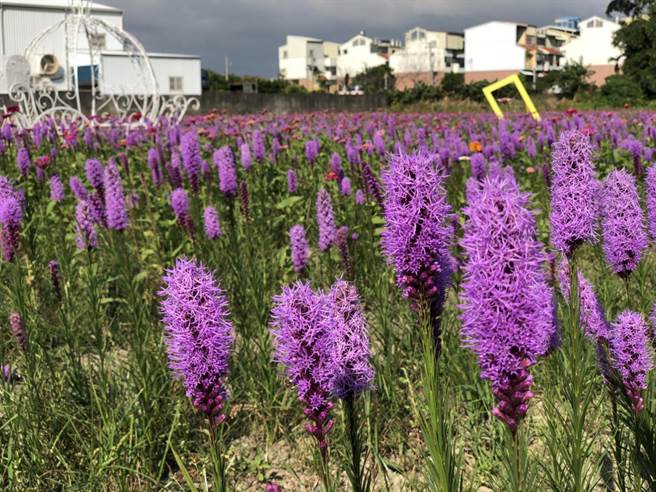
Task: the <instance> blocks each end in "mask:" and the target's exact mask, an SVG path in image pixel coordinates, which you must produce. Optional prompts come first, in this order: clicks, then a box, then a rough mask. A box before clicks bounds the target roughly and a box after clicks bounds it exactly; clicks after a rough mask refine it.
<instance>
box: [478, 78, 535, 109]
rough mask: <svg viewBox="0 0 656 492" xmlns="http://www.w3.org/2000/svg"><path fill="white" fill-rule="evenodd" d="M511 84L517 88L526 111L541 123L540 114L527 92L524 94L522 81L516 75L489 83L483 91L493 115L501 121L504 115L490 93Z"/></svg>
mask: <svg viewBox="0 0 656 492" xmlns="http://www.w3.org/2000/svg"><path fill="white" fill-rule="evenodd" d="M511 84H514V85H515V87H516V88H517V92H519V95H520V96H521V97H522V101H524V104H525V105H526V109H527V110H528V112H529V113H531V116H532V117H533V119H534V120H535V121H542V118H541V117H540V113H538V110H537V109H536V108H535V104H533V101H532V100H531V96H529V95H528V92H526V88H525V87H524V84H522V81H521V79H520V78H519V75H518V74H515V75H510V76H508V77H506V78H505V79H501V80H497V81H496V82H493V83H491V84H490V85H488V86H487V87H485V88H484V89H483V95H485V99H487V102H488V104H489V105H490V107H491V108H492V111H494V114H496V115H497V118H499V119H501V120H502V119H503V118H504V115H503V111H501V108H500V107H499V103H497V100H496V99H495V98H494V96H493V95H492V93H493V92H494V91H496V90H499V89H501V88H502V87H505V86H507V85H511Z"/></svg>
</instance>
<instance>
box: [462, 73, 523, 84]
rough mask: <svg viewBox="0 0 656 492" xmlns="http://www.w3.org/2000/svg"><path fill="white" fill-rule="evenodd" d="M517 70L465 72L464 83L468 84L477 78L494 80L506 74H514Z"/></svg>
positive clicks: (506, 75) (477, 79)
mask: <svg viewBox="0 0 656 492" xmlns="http://www.w3.org/2000/svg"><path fill="white" fill-rule="evenodd" d="M518 72H519V70H485V71H481V72H465V83H466V84H469V83H470V82H478V81H479V80H487V81H489V82H494V81H495V80H500V79H503V78H505V77H508V75H514V74H516V73H518Z"/></svg>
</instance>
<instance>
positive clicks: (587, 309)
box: [558, 258, 610, 342]
mask: <svg viewBox="0 0 656 492" xmlns="http://www.w3.org/2000/svg"><path fill="white" fill-rule="evenodd" d="M569 275H570V272H569V262H568V261H567V258H563V260H562V261H561V262H560V265H559V266H558V283H559V285H560V291H561V293H562V295H563V298H564V299H565V302H569V295H570V294H569V292H570V291H569V289H570V285H569ZM578 289H579V303H580V311H581V313H580V316H581V319H580V323H581V327H582V328H583V333H584V334H585V336H586V337H588V338H589V339H591V340H592V341H594V342H603V341H604V340H608V338H609V337H610V326H609V324H608V321H607V320H606V315H605V314H604V307H603V306H602V305H601V302H600V301H599V299H598V298H597V295H596V294H595V291H594V289H593V287H592V285H591V284H590V282H588V279H587V278H585V277H584V276H583V274H582V273H581V271H580V270H579V271H578Z"/></svg>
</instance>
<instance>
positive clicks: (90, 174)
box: [84, 159, 104, 195]
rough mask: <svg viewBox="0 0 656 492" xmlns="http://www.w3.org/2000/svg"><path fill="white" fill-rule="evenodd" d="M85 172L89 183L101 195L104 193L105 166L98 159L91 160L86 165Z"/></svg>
mask: <svg viewBox="0 0 656 492" xmlns="http://www.w3.org/2000/svg"><path fill="white" fill-rule="evenodd" d="M84 172H85V174H86V176H87V181H88V182H89V184H90V185H91V186H93V187H94V188H95V189H96V190H97V191H98V192H99V193H100V194H101V195H102V193H103V176H104V170H103V165H102V164H101V163H100V161H99V160H97V159H89V160H87V162H86V163H85V165H84Z"/></svg>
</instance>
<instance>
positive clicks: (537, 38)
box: [465, 21, 577, 82]
mask: <svg viewBox="0 0 656 492" xmlns="http://www.w3.org/2000/svg"><path fill="white" fill-rule="evenodd" d="M576 35H577V31H576V30H574V29H570V28H566V27H560V26H555V25H554V26H545V27H541V28H539V27H537V26H534V25H531V24H521V23H514V22H500V21H491V22H486V23H485V24H480V25H478V26H473V27H470V28H468V29H465V81H466V82H475V81H478V80H490V81H492V80H497V79H500V78H503V77H506V76H508V75H512V74H514V73H518V72H521V73H524V74H527V75H534V76H541V75H542V74H544V73H545V72H548V71H549V70H558V69H559V68H560V67H561V66H562V64H563V57H564V54H563V51H562V47H563V46H564V45H565V44H567V43H568V42H570V41H571V40H572V39H574V38H575V37H576Z"/></svg>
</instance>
